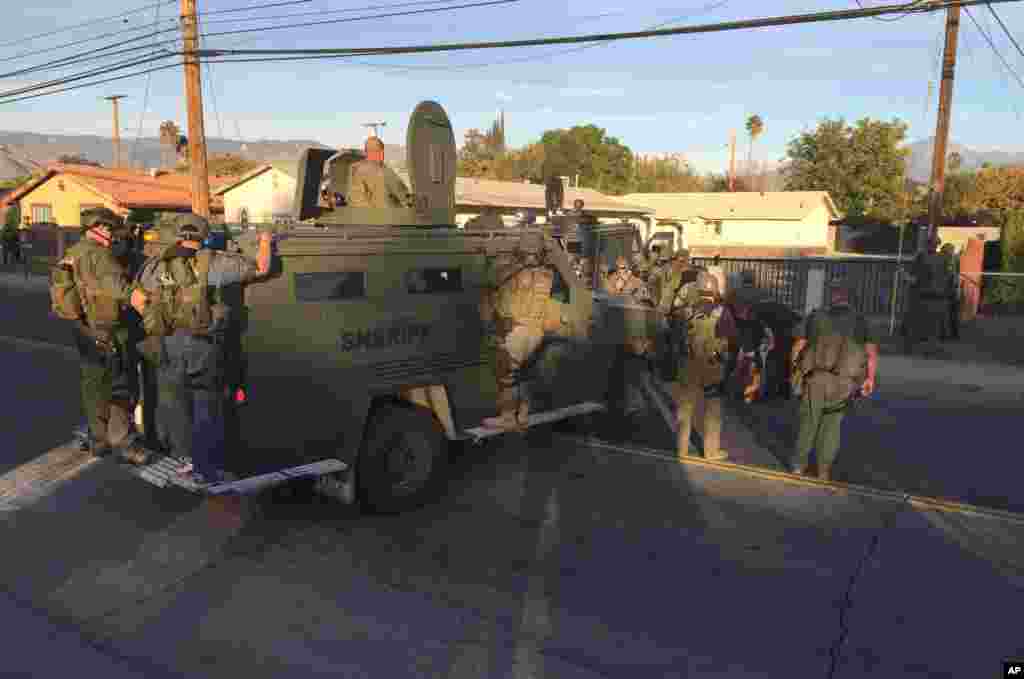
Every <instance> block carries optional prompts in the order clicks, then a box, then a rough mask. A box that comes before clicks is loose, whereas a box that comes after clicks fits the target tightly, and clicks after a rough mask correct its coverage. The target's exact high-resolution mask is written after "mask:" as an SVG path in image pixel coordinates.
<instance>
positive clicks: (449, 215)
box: [406, 101, 456, 224]
mask: <svg viewBox="0 0 1024 679" xmlns="http://www.w3.org/2000/svg"><path fill="white" fill-rule="evenodd" d="M406 157H407V162H408V167H409V182H410V183H411V184H412V186H411V187H410V189H411V190H412V194H413V205H414V207H415V209H416V212H417V215H418V216H423V217H427V218H429V219H430V221H432V222H433V223H435V224H454V223H455V163H456V152H455V135H454V133H453V132H452V124H451V122H450V121H449V120H448V115H447V114H446V113H445V112H444V109H443V108H441V105H440V104H438V103H436V102H433V101H424V102H421V103H420V105H419V106H417V107H416V110H414V111H413V112H412V117H411V118H410V119H409V129H408V131H407V133H406Z"/></svg>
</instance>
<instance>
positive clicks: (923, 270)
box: [903, 234, 950, 354]
mask: <svg viewBox="0 0 1024 679" xmlns="http://www.w3.org/2000/svg"><path fill="white" fill-rule="evenodd" d="M939 244H940V240H939V238H938V236H936V235H934V234H933V235H932V236H930V237H929V239H928V244H927V247H926V248H925V249H924V250H922V251H921V252H919V253H918V255H917V257H915V258H914V261H913V263H912V264H911V268H910V274H909V275H908V276H907V278H908V280H909V281H910V298H909V300H908V301H909V304H908V309H907V314H906V318H905V320H904V336H903V342H904V347H903V348H904V352H905V353H907V354H911V353H912V352H913V350H914V346H915V345H918V344H924V345H925V348H926V350H927V351H930V352H936V351H938V346H937V342H938V339H939V337H941V335H942V329H943V327H944V326H945V324H946V321H947V319H948V317H949V296H950V292H949V274H948V272H947V269H946V262H945V259H944V258H943V257H942V255H941V254H939V252H937V250H938V247H939Z"/></svg>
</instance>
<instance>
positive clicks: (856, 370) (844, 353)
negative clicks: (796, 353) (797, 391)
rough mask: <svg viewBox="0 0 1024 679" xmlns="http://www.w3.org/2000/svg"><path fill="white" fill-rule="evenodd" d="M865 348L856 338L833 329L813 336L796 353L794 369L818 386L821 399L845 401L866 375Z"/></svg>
mask: <svg viewBox="0 0 1024 679" xmlns="http://www.w3.org/2000/svg"><path fill="white" fill-rule="evenodd" d="M867 363H868V355H867V351H866V350H865V348H864V345H862V344H861V343H860V342H858V341H856V340H855V339H853V338H852V337H849V336H847V335H840V334H836V333H832V334H828V335H824V336H822V337H817V338H815V339H814V341H813V342H812V343H811V345H810V346H808V347H806V348H805V349H804V351H803V353H802V354H801V355H800V358H799V361H798V370H799V372H800V373H801V374H802V375H803V380H804V382H805V383H806V384H810V385H815V386H820V388H821V390H822V394H821V395H822V397H823V398H824V400H826V401H829V402H832V403H840V402H846V401H849V400H850V399H851V398H852V397H853V396H854V395H855V394H856V393H857V391H858V390H860V388H861V385H862V384H863V383H864V379H865V378H866V377H867Z"/></svg>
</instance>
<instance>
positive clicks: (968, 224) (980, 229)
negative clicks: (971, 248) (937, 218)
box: [938, 218, 1003, 252]
mask: <svg viewBox="0 0 1024 679" xmlns="http://www.w3.org/2000/svg"><path fill="white" fill-rule="evenodd" d="M938 231H939V240H941V241H942V242H943V243H952V244H953V247H955V248H956V251H957V252H963V250H964V248H966V247H967V241H969V240H971V239H973V238H977V239H978V240H982V241H985V242H997V241H999V240H1000V239H1001V238H1002V234H1003V230H1002V227H1000V226H997V225H996V224H994V223H993V221H992V220H991V219H985V218H971V219H968V218H960V219H954V218H946V219H944V220H943V221H942V223H941V225H940V226H939V228H938Z"/></svg>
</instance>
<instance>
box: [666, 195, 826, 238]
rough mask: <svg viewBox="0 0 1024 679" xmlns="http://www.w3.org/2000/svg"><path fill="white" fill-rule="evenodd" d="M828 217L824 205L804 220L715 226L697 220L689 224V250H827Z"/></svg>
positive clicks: (748, 221) (741, 221)
mask: <svg viewBox="0 0 1024 679" xmlns="http://www.w3.org/2000/svg"><path fill="white" fill-rule="evenodd" d="M828 221H829V214H828V210H827V208H826V207H825V206H824V205H822V206H821V207H818V208H816V209H815V210H813V211H812V212H811V213H809V214H808V215H807V216H806V217H805V218H804V219H802V220H799V221H798V220H783V219H759V220H735V221H733V220H728V219H723V220H722V222H721V233H720V234H719V233H718V232H717V229H716V225H715V224H714V223H711V222H704V221H703V220H695V221H693V222H691V223H689V224H687V225H686V241H687V244H688V245H689V247H691V248H693V247H728V248H736V247H749V246H757V247H769V248H815V249H818V248H826V249H827V248H828V247H829V225H828Z"/></svg>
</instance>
